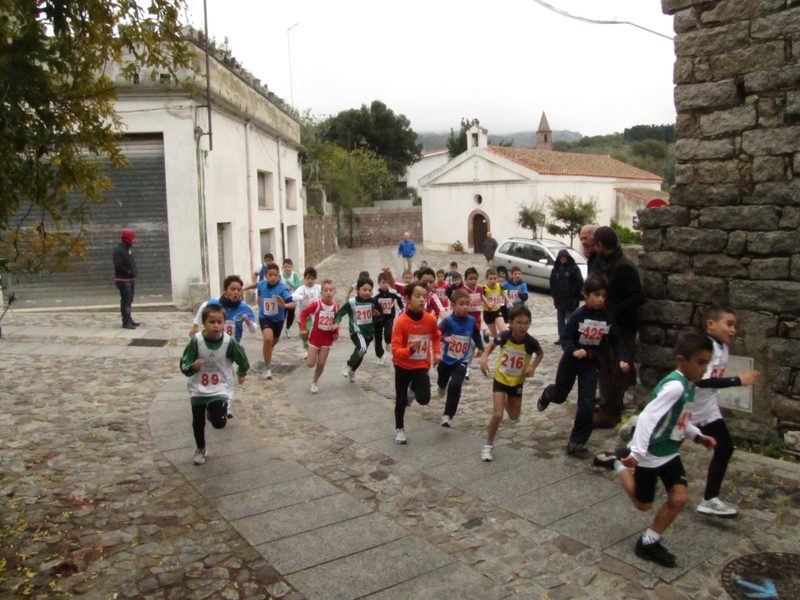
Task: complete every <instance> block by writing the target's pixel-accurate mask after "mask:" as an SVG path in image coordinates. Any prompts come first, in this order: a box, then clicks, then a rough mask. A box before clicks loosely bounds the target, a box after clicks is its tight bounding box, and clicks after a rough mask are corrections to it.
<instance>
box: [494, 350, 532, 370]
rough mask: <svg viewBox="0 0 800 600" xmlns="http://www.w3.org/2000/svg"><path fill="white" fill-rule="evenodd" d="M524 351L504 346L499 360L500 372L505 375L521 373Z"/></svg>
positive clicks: (523, 363)
mask: <svg viewBox="0 0 800 600" xmlns="http://www.w3.org/2000/svg"><path fill="white" fill-rule="evenodd" d="M525 356H526V354H525V351H524V350H517V349H516V348H505V349H504V350H503V358H502V360H501V361H500V372H501V373H505V374H506V375H522V368H523V367H524V366H525Z"/></svg>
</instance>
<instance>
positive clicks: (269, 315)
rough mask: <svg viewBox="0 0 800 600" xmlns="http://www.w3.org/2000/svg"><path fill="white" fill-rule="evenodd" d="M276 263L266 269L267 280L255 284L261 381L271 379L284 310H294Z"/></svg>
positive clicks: (289, 293)
mask: <svg viewBox="0 0 800 600" xmlns="http://www.w3.org/2000/svg"><path fill="white" fill-rule="evenodd" d="M280 278H281V274H280V269H279V268H278V265H277V263H270V265H269V266H268V267H267V278H266V279H262V280H261V281H259V282H258V283H257V284H256V289H257V290H258V324H259V326H260V327H261V334H262V335H263V336H264V346H263V350H262V351H263V354H264V365H265V367H266V368H265V369H264V373H262V374H261V379H263V380H267V379H272V349H273V348H274V347H275V346H276V345H277V344H278V342H279V341H280V339H281V330H282V329H283V319H284V312H285V311H284V309H286V308H294V302H292V293H291V292H290V291H289V288H287V287H286V285H284V284H283V283H282V282H281V281H280Z"/></svg>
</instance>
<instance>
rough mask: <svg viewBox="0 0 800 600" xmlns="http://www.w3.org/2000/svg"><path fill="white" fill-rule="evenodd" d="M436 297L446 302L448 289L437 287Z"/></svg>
mask: <svg viewBox="0 0 800 600" xmlns="http://www.w3.org/2000/svg"><path fill="white" fill-rule="evenodd" d="M434 291H435V292H436V297H437V298H439V300H446V299H447V288H446V287H437V288H436V289H435V290H434Z"/></svg>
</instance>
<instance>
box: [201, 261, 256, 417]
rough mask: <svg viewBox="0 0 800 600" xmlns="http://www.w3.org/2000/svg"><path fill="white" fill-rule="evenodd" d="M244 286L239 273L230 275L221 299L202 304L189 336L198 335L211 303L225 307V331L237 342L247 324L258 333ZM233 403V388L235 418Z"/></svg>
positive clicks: (229, 413)
mask: <svg viewBox="0 0 800 600" xmlns="http://www.w3.org/2000/svg"><path fill="white" fill-rule="evenodd" d="M243 288H244V282H243V281H242V278H241V277H239V276H238V275H228V276H227V277H226V278H225V281H224V283H223V289H224V290H225V292H224V293H223V294H222V296H221V297H220V299H219V300H208V301H207V302H203V304H201V305H200V308H199V309H198V311H197V315H195V318H194V323H193V325H192V329H191V331H189V337H194V336H195V335H197V332H198V331H200V327H201V326H202V324H203V309H205V307H206V306H208V305H209V304H220V305H222V307H223V308H224V309H225V325H224V328H223V331H225V333H227V334H228V335H232V336H233V338H234V339H235V340H236V342H237V343H240V344H241V342H242V333H243V331H244V326H245V325H247V329H249V330H250V333H256V332H257V331H258V328H257V327H256V316H255V315H254V314H253V311H252V309H251V308H250V307H249V306H247V303H245V302H242V289H243ZM231 404H233V390H231V395H230V397H229V398H228V404H227V408H228V418H229V419H232V418H233V413H232V412H231Z"/></svg>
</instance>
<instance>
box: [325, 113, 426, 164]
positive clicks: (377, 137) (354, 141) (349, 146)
mask: <svg viewBox="0 0 800 600" xmlns="http://www.w3.org/2000/svg"><path fill="white" fill-rule="evenodd" d="M322 135H323V138H324V139H325V140H326V141H328V142H333V143H334V144H336V145H338V146H340V147H341V148H343V149H345V150H355V149H357V148H362V147H363V148H365V149H367V150H370V151H371V152H372V153H373V154H375V155H377V156H380V157H381V158H383V159H384V160H385V161H386V164H387V165H388V167H389V171H390V172H391V173H392V174H394V175H396V176H398V177H399V176H401V175H403V173H405V170H406V167H408V166H410V165H413V164H414V163H415V162H417V161H418V160H419V159H420V155H421V152H422V144H419V143H417V134H416V133H415V132H414V130H413V129H411V123H410V122H409V120H408V119H407V118H406V116H405V115H396V114H394V111H392V110H391V109H390V108H387V106H386V105H385V104H384V103H383V102H381V101H380V100H374V101H373V102H372V104H371V105H370V106H369V107H367V105H366V104H364V105H362V106H361V108H360V109H357V108H351V109H349V110H344V111H342V112H340V113H339V114H338V115H336V116H335V117H331V118H329V119H328V120H327V122H325V123H324V124H323V134H322Z"/></svg>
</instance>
